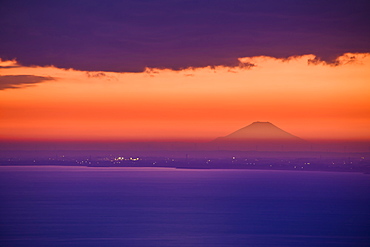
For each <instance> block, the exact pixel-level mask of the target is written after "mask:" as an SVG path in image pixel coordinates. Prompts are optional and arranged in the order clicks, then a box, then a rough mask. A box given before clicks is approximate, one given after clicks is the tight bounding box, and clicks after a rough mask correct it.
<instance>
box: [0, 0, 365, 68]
mask: <svg viewBox="0 0 370 247" xmlns="http://www.w3.org/2000/svg"><path fill="white" fill-rule="evenodd" d="M1 5H2V7H1V8H0V26H1V31H0V37H1V39H0V42H1V46H0V57H1V58H3V59H6V60H8V59H13V58H17V61H19V62H20V63H21V64H23V65H26V66H28V65H41V66H44V65H55V66H57V67H60V68H75V69H78V70H87V71H118V72H139V71H144V70H145V67H155V68H172V69H180V68H187V67H204V66H208V65H213V66H217V65H226V66H237V65H238V60H237V58H239V57H247V56H259V55H266V56H273V57H279V58H283V57H289V56H293V55H303V54H315V55H317V56H318V57H319V58H320V59H321V60H323V61H331V60H335V58H336V57H337V56H338V55H341V54H343V53H345V52H370V35H369V34H370V26H369V25H368V23H370V15H369V14H368V13H369V12H370V4H369V1H368V0H357V1H353V0H326V1H322V0H311V1H296V0H281V1H276V0H260V1H246V0H213V1H206V0H204V1H199V0H156V1H149V0H117V1H106V0H104V1H103V0H80V1H71V0H70V1H68V0H66V1H48V0H37V1H28V0H18V1H17V0H3V1H2V3H1Z"/></svg>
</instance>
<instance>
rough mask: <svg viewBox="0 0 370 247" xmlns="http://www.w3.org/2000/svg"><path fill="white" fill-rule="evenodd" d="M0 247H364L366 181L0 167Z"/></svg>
mask: <svg viewBox="0 0 370 247" xmlns="http://www.w3.org/2000/svg"><path fill="white" fill-rule="evenodd" d="M0 186H1V190H0V246H4V247H6V246H12V247H13V246H22V247H23V246H27V247H29V246H38V247H42V246H48V247H49V246H99V247H100V246H108V247H110V246H134V247H135V246H138V247H142V246H150V247H152V246H171V247H172V246H181V247H185V246H189V247H190V246H191V247H193V246H203V247H208V246H216V247H217V246H238V247H239V246H243V247H244V246H310V247H311V246H369V245H370V237H369V236H370V175H365V174H360V173H329V172H294V171H256V170H176V169H134V168H87V167H0Z"/></svg>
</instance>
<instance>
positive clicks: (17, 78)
mask: <svg viewBox="0 0 370 247" xmlns="http://www.w3.org/2000/svg"><path fill="white" fill-rule="evenodd" d="M51 80H55V78H53V77H45V76H34V75H3V76H0V90H4V89H9V88H13V89H14V88H23V87H27V86H31V85H34V84H37V83H41V82H44V81H51Z"/></svg>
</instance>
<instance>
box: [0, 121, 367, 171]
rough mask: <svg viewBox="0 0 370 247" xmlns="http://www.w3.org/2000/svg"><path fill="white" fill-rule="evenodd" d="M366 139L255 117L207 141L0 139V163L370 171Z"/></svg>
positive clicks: (5, 164)
mask: <svg viewBox="0 0 370 247" xmlns="http://www.w3.org/2000/svg"><path fill="white" fill-rule="evenodd" d="M369 161H370V143H369V142H344V141H342V142H333V141H332V142H323V141H321V142H309V141H305V140H303V139H301V138H299V137H296V136H294V135H292V134H290V133H288V132H286V131H284V130H282V129H280V128H278V127H277V126H275V125H273V124H271V123H269V122H254V123H252V124H250V125H248V126H246V127H244V128H241V129H239V130H237V131H235V132H233V133H231V134H229V135H227V136H225V137H220V138H217V139H216V140H213V141H211V142H203V143H199V142H0V165H3V166H9V165H62V166H90V167H174V168H189V169H269V170H302V171H307V170H308V171H348V172H349V171H356V172H365V173H370V162H369Z"/></svg>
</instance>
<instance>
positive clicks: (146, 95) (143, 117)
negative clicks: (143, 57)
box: [0, 54, 370, 140]
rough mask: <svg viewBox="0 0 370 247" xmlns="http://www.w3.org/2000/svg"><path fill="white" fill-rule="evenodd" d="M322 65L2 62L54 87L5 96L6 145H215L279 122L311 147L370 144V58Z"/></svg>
mask: <svg viewBox="0 0 370 247" xmlns="http://www.w3.org/2000/svg"><path fill="white" fill-rule="evenodd" d="M314 58H315V56H314V55H305V56H300V57H292V58H290V59H285V60H284V59H276V58H272V57H251V58H240V59H239V60H240V61H241V63H244V64H254V66H252V67H249V66H244V67H243V66H239V67H234V68H229V67H222V66H220V67H216V68H211V67H206V68H196V69H185V70H181V71H172V70H167V69H147V70H146V71H145V72H143V73H114V72H86V71H76V70H72V69H70V70H64V69H59V68H55V67H23V66H13V65H16V61H2V62H0V66H3V68H1V67H0V75H1V76H5V75H7V76H10V75H11V76H13V75H34V76H43V77H53V78H54V80H47V81H44V82H41V83H37V84H33V85H32V86H25V87H21V88H17V89H13V88H7V89H3V90H0V118H1V121H0V139H3V140H23V139H26V140H27V139H39V140H158V139H159V140H164V139H181V140H184V139H187V140H189V139H198V140H211V139H214V138H216V137H219V136H224V135H227V134H229V133H231V132H233V131H235V130H237V129H239V128H241V127H244V126H245V125H248V124H250V123H251V122H254V121H269V122H272V123H273V124H275V125H277V126H278V127H280V128H282V129H284V130H286V131H288V132H290V133H292V134H294V135H296V136H299V137H301V138H304V139H356V140H358V139H361V140H370V54H344V55H343V56H341V57H339V58H338V60H337V61H338V64H337V66H334V65H328V64H325V63H322V62H319V61H315V60H313V59H314ZM310 61H311V62H310ZM312 61H313V62H312ZM5 66H8V67H5ZM0 79H1V77H0Z"/></svg>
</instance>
